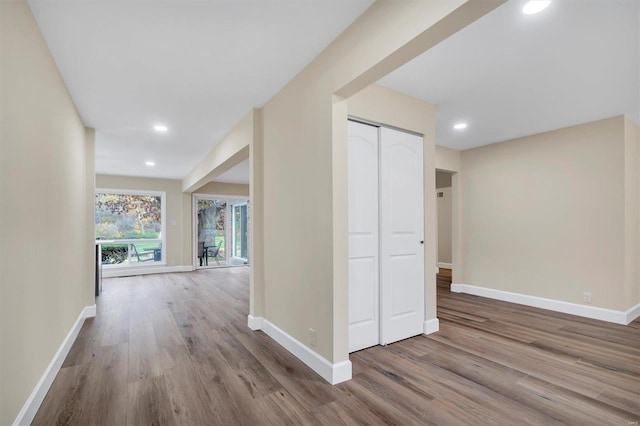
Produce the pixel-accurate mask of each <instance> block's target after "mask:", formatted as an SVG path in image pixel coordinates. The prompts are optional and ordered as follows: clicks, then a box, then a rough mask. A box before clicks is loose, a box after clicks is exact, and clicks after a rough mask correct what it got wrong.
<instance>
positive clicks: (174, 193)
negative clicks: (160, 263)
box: [96, 175, 193, 266]
mask: <svg viewBox="0 0 640 426" xmlns="http://www.w3.org/2000/svg"><path fill="white" fill-rule="evenodd" d="M96 188H97V189H128V190H138V191H164V192H166V194H167V195H166V197H167V198H166V203H167V205H166V215H167V217H166V218H165V220H166V230H167V243H166V244H167V253H166V260H167V266H190V265H193V260H192V259H191V233H192V228H191V222H192V217H191V203H192V201H191V194H187V193H183V192H182V181H180V180H174V179H152V178H140V177H132V176H112V175H97V176H96Z"/></svg>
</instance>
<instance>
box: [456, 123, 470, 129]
mask: <svg viewBox="0 0 640 426" xmlns="http://www.w3.org/2000/svg"><path fill="white" fill-rule="evenodd" d="M453 128H454V129H456V130H462V129H466V128H467V123H458V124H454V125H453Z"/></svg>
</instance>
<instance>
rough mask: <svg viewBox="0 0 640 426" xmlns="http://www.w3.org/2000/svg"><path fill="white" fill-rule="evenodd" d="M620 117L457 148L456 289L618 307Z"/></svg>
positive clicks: (620, 291)
mask: <svg viewBox="0 0 640 426" xmlns="http://www.w3.org/2000/svg"><path fill="white" fill-rule="evenodd" d="M623 132H624V123H623V118H622V117H615V118H611V119H606V120H601V121H596V122H592V123H587V124H583V125H579V126H575V127H570V128H566V129H561V130H556V131H552V132H548V133H543V134H539V135H534V136H529V137H525V138H521V139H516V140H512V141H508V142H504V143H499V144H494V145H489V146H485V147H481V148H477V149H472V150H468V151H463V152H462V170H463V172H462V174H463V177H462V179H461V183H460V187H461V192H462V200H463V203H462V206H461V209H462V214H461V237H460V238H461V251H462V260H461V264H462V268H461V269H462V275H461V281H459V283H462V284H471V285H475V286H480V287H488V288H493V289H498V290H504V291H510V292H515V293H522V294H527V295H532V296H539V297H544V298H549V299H555V300H561V301H566V302H572V303H578V304H581V303H582V295H583V292H590V293H592V300H593V302H592V305H593V306H597V307H602V308H609V309H615V310H625V309H626V308H627V307H628V303H626V302H625V295H624V284H623V282H624V270H625V269H624V259H625V254H624V232H625V230H624V224H625V222H624V218H625V210H624V195H625V194H624V133H623Z"/></svg>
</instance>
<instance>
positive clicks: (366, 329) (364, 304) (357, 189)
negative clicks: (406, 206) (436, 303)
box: [348, 121, 380, 352]
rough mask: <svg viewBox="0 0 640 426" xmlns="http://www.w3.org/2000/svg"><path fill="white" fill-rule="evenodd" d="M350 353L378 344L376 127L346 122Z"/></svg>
mask: <svg viewBox="0 0 640 426" xmlns="http://www.w3.org/2000/svg"><path fill="white" fill-rule="evenodd" d="M348 167H349V174H348V179H349V184H348V185H349V205H348V206H349V352H354V351H357V350H360V349H364V348H368V347H370V346H375V345H377V344H379V343H380V322H379V313H380V306H379V299H380V294H379V291H380V290H379V284H378V283H379V268H380V267H379V263H378V262H379V260H378V259H379V254H378V128H377V127H374V126H368V125H366V124H361V123H355V122H353V121H349V163H348Z"/></svg>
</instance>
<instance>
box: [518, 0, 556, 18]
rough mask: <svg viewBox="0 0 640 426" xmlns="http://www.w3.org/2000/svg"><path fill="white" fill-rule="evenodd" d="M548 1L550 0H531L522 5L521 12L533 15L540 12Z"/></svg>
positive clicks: (547, 4)
mask: <svg viewBox="0 0 640 426" xmlns="http://www.w3.org/2000/svg"><path fill="white" fill-rule="evenodd" d="M550 3H551V0H531V1H529V2H527V4H525V5H524V7H523V8H522V13H524V14H525V15H533V14H534V13H538V12H542V11H543V10H545V9H546V8H547V6H549V4H550Z"/></svg>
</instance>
